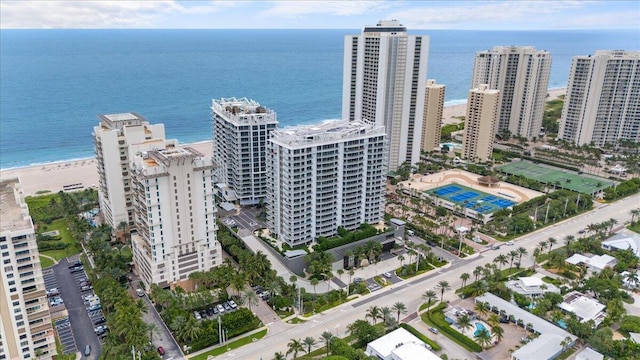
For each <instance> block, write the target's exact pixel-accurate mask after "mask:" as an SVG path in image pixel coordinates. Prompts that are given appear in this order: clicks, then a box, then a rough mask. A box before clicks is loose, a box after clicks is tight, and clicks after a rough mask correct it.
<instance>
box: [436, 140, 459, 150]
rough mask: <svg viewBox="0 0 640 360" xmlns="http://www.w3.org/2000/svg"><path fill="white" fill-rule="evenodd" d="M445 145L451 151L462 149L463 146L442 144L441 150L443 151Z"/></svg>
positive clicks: (449, 143)
mask: <svg viewBox="0 0 640 360" xmlns="http://www.w3.org/2000/svg"><path fill="white" fill-rule="evenodd" d="M445 145H446V146H447V147H448V148H449V150H453V149H462V144H458V143H451V142H448V143H442V144H440V148H441V149H442V147H443V146H445Z"/></svg>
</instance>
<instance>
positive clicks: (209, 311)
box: [207, 308, 213, 316]
mask: <svg viewBox="0 0 640 360" xmlns="http://www.w3.org/2000/svg"><path fill="white" fill-rule="evenodd" d="M207 316H213V308H208V309H207Z"/></svg>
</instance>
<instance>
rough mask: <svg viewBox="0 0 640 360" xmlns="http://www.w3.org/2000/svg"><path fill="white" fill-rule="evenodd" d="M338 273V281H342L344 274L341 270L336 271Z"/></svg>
mask: <svg viewBox="0 0 640 360" xmlns="http://www.w3.org/2000/svg"><path fill="white" fill-rule="evenodd" d="M336 272H337V273H338V278H339V279H340V281H342V275H343V274H344V270H343V269H338V271H336Z"/></svg>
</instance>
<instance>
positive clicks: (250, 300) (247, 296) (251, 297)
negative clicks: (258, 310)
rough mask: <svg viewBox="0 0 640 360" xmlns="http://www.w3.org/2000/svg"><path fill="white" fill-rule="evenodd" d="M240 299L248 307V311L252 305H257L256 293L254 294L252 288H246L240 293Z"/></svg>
mask: <svg viewBox="0 0 640 360" xmlns="http://www.w3.org/2000/svg"><path fill="white" fill-rule="evenodd" d="M242 300H243V301H244V303H245V304H247V306H248V307H249V311H251V306H252V305H258V294H256V292H255V291H253V289H247V290H245V292H244V293H243V294H242Z"/></svg>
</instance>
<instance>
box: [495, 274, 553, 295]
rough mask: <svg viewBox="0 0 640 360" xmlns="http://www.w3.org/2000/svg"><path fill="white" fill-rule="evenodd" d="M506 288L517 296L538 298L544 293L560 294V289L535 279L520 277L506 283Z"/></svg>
mask: <svg viewBox="0 0 640 360" xmlns="http://www.w3.org/2000/svg"><path fill="white" fill-rule="evenodd" d="M507 288H509V289H510V290H511V291H514V292H516V293H518V294H521V295H525V296H531V297H538V296H540V295H544V293H546V292H554V293H558V294H559V293H560V289H559V288H558V287H557V286H555V285H553V284H549V283H546V282H544V281H542V279H540V278H537V277H532V276H528V277H521V278H518V279H517V280H511V281H507Z"/></svg>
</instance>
